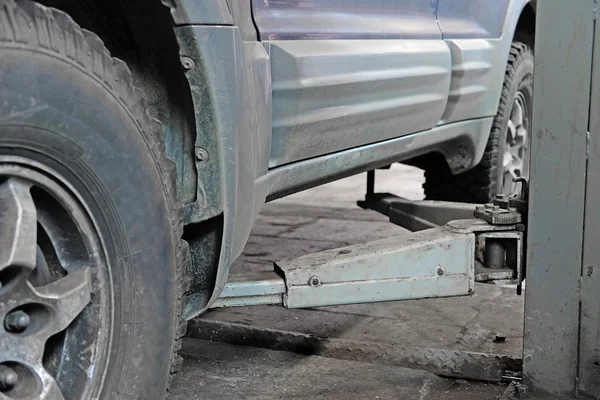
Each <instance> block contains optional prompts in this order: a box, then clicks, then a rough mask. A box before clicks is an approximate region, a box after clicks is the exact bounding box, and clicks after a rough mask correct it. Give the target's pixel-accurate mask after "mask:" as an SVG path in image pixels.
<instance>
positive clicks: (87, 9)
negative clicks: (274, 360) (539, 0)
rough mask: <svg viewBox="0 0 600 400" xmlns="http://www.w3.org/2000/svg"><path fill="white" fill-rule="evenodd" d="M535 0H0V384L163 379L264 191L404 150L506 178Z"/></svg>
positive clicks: (93, 390) (513, 166)
mask: <svg viewBox="0 0 600 400" xmlns="http://www.w3.org/2000/svg"><path fill="white" fill-rule="evenodd" d="M536 6H537V5H536V1H535V0H531V1H530V0H461V1H458V0H343V1H342V0H162V2H159V1H152V2H149V1H147V0H130V1H120V0H40V1H37V2H34V1H31V0H0V88H1V89H0V318H2V320H3V321H4V322H3V326H4V329H0V393H1V395H0V397H4V396H8V397H9V398H52V399H54V398H73V399H75V398H110V399H117V398H119V399H120V398H123V399H125V398H141V399H154V398H162V397H164V396H165V395H167V394H168V389H169V385H170V383H171V381H172V379H173V374H174V373H175V372H176V371H177V370H178V369H179V368H180V366H181V363H182V359H181V357H179V356H178V355H177V352H178V350H179V349H180V347H181V338H182V336H183V335H184V334H185V331H186V321H187V320H189V319H191V318H193V317H195V316H198V315H199V314H201V313H202V312H203V311H205V310H207V309H208V308H209V307H210V306H211V304H213V303H214V302H215V301H216V300H217V299H218V297H219V295H220V293H221V291H222V290H223V288H224V286H225V284H226V283H227V278H228V273H229V267H230V266H231V264H232V263H233V262H234V261H235V259H236V258H237V257H238V256H239V255H240V254H241V252H242V249H243V248H244V245H245V243H246V241H247V239H248V236H249V233H250V229H251V228H252V224H253V221H254V220H255V218H256V216H257V214H258V213H259V211H260V209H261V207H262V206H263V205H264V204H265V203H266V202H268V201H271V200H274V199H278V198H281V197H283V196H286V195H289V194H292V193H295V192H298V191H302V190H305V189H307V188H310V187H314V186H317V185H320V184H324V183H327V182H330V181H333V180H337V179H341V178H344V177H347V176H350V175H354V174H358V173H361V172H365V171H371V170H374V169H377V168H384V167H386V166H389V165H390V164H392V163H396V162H405V163H408V164H412V165H415V166H418V167H420V168H422V169H424V170H425V177H426V181H425V184H424V192H425V196H426V198H428V199H434V200H450V201H462V202H477V203H484V202H488V201H489V200H490V199H491V198H493V197H494V196H495V195H496V194H497V193H504V194H511V193H512V192H513V191H514V190H515V187H514V183H513V181H512V178H514V177H518V176H527V172H528V171H527V169H528V152H529V151H530V150H529V148H528V136H529V135H530V130H531V109H532V84H533V64H534V61H533V49H534V46H535V13H536ZM159 121H160V122H159Z"/></svg>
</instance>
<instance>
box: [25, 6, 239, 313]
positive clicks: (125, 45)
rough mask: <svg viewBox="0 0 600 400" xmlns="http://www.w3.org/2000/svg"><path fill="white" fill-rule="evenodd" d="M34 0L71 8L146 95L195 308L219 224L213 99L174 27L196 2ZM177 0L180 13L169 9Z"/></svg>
mask: <svg viewBox="0 0 600 400" xmlns="http://www.w3.org/2000/svg"><path fill="white" fill-rule="evenodd" d="M36 1H38V2H39V3H41V4H43V5H45V6H48V7H53V8H57V9H59V10H61V11H64V12H66V13H67V14H69V16H71V18H73V20H75V22H76V23H78V24H79V25H80V26H81V27H82V28H84V29H87V30H89V31H92V32H94V33H95V34H96V35H98V36H99V37H100V38H101V40H102V41H103V43H104V45H105V46H106V48H108V50H109V51H110V53H111V55H112V56H114V57H116V58H119V59H121V60H123V61H125V62H126V63H127V65H128V67H129V68H130V69H131V72H132V75H133V81H134V85H135V86H136V87H138V88H140V89H142V90H143V91H144V92H145V94H146V98H147V102H148V105H149V109H150V111H151V114H152V116H154V117H156V118H157V119H158V120H159V121H160V122H161V124H162V126H163V139H164V143H165V147H166V154H167V157H168V158H169V159H171V160H173V161H174V162H175V164H176V168H177V191H178V197H179V198H180V200H181V201H182V202H183V203H184V204H185V211H186V212H185V214H186V215H185V228H184V239H186V240H187V241H188V242H189V244H190V258H191V262H190V263H189V266H188V276H189V278H190V281H191V282H190V283H191V285H190V290H189V293H196V297H195V300H194V306H193V307H192V309H193V310H186V312H187V313H188V314H190V315H191V314H192V313H195V311H196V310H199V309H200V308H201V307H203V306H205V305H206V303H207V302H208V300H209V297H210V296H211V295H212V293H213V291H214V289H215V282H216V280H217V278H216V273H217V267H218V264H219V259H220V251H221V242H222V239H223V224H224V218H223V204H222V195H221V183H222V176H221V172H220V165H219V164H220V159H219V157H218V156H217V153H218V147H219V146H221V143H220V140H219V137H218V136H217V135H216V133H217V129H216V128H215V126H214V125H215V123H216V122H215V120H214V111H213V106H212V104H213V100H212V99H211V94H210V93H209V92H208V90H207V88H206V85H204V84H203V80H204V79H205V73H204V68H203V67H204V66H203V65H202V62H201V61H200V57H199V56H198V57H195V61H194V60H193V59H192V58H190V57H187V56H184V55H182V53H186V54H188V53H189V52H188V51H186V50H181V49H180V40H181V37H180V36H181V32H178V29H177V25H178V22H181V21H178V18H181V15H184V16H185V15H193V16H196V17H197V16H198V15H201V13H197V12H196V11H198V10H197V9H198V8H202V7H196V6H195V4H196V5H197V4H198V3H194V2H187V1H185V0H184V1H179V0H178V1H176V2H174V1H170V0H164V1H162V2H161V1H150V2H149V1H147V0H128V1H123V0H36ZM175 3H176V5H177V7H179V10H180V11H182V12H183V14H182V13H179V14H178V13H175V12H174V8H173V7H175ZM188 3H189V4H188ZM213 3H214V2H210V4H213ZM217 3H218V2H217ZM217 3H214V4H217ZM203 11H204V10H203ZM231 28H233V27H231ZM188 55H189V54H188ZM192 88H193V91H194V93H192ZM197 132H200V134H198V133H197ZM199 144H201V149H202V150H206V151H208V154H209V160H210V161H206V160H201V159H200V158H199V157H198V156H197V155H196V154H199V152H198V151H197V149H198V145H199ZM200 153H201V152H200ZM199 174H200V175H201V176H202V179H203V180H204V182H202V181H201V180H199Z"/></svg>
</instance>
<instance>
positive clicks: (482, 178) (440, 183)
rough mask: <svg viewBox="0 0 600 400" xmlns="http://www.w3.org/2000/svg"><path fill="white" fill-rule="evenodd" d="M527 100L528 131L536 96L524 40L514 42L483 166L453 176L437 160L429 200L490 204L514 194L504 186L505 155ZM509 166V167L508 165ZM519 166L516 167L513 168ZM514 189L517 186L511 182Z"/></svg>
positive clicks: (429, 171)
mask: <svg viewBox="0 0 600 400" xmlns="http://www.w3.org/2000/svg"><path fill="white" fill-rule="evenodd" d="M518 97H522V98H523V99H524V100H519V101H520V102H522V103H524V108H525V109H526V110H525V112H526V116H525V117H524V118H525V124H526V125H527V126H526V128H525V129H526V131H527V132H529V131H530V126H531V109H532V98H533V52H532V50H531V48H530V47H529V46H527V45H526V44H523V43H521V42H513V44H512V47H511V49H510V54H509V59H508V64H507V68H506V74H505V77H504V85H503V87H502V94H501V97H500V104H499V106H498V113H497V114H496V117H495V118H494V123H493V125H492V131H491V133H490V137H489V140H488V143H487V146H486V149H485V153H484V155H483V158H482V160H481V162H480V163H479V165H477V166H476V167H475V168H473V169H471V170H469V171H467V172H464V173H462V174H458V175H452V173H451V172H450V170H449V168H448V166H447V165H446V163H445V162H444V161H443V160H442V159H437V160H436V163H435V164H431V165H428V166H427V168H425V184H424V185H423V189H424V191H425V197H426V198H427V199H429V200H447V201H460V202H470V203H486V202H489V201H490V200H491V199H493V198H494V197H495V196H496V194H497V193H503V192H506V193H505V194H512V193H508V192H512V190H511V189H510V188H508V186H509V185H508V184H507V185H506V186H504V190H503V182H504V181H505V179H503V175H504V169H505V166H504V157H503V155H504V154H505V150H508V149H507V146H508V143H507V132H508V124H509V121H510V120H511V115H514V114H513V109H514V107H516V106H515V104H516V101H517V98H518ZM529 134H530V133H528V134H526V136H525V143H524V148H523V157H524V160H523V165H524V168H522V169H523V170H522V171H519V172H520V174H521V175H522V176H527V173H528V171H527V169H528V168H527V167H528V163H529V157H528V155H529V149H528V143H529V140H528V139H529V137H528V136H529ZM506 168H508V167H506ZM515 170H516V169H514V168H513V171H515ZM510 186H511V187H512V188H513V189H514V188H515V187H514V186H512V185H510Z"/></svg>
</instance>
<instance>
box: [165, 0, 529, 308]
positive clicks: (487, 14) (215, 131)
mask: <svg viewBox="0 0 600 400" xmlns="http://www.w3.org/2000/svg"><path fill="white" fill-rule="evenodd" d="M529 1H530V0H252V1H250V0H202V1H200V0H175V1H165V3H168V5H169V6H170V7H171V11H172V15H173V18H174V20H175V23H176V24H177V25H178V27H176V34H177V36H178V40H179V44H180V53H181V56H182V57H185V58H188V59H190V60H192V64H189V63H188V64H187V65H188V68H187V69H188V71H187V73H186V74H187V78H188V81H189V82H190V86H191V89H192V97H193V100H194V105H195V108H196V128H197V133H198V134H197V136H196V143H195V145H196V147H197V148H202V149H205V150H206V151H207V152H208V154H209V157H208V160H207V159H202V160H198V162H197V163H196V168H197V171H198V175H199V178H198V193H197V198H196V201H195V202H194V203H192V204H189V205H187V207H186V222H187V223H195V222H199V221H203V220H206V219H208V218H211V217H214V216H217V215H222V216H223V232H222V242H221V248H220V256H219V266H218V271H217V274H216V284H215V289H214V291H213V293H212V295H211V297H210V299H204V298H201V297H200V295H198V296H196V297H195V296H194V294H192V295H191V296H190V297H189V299H188V304H187V306H186V310H185V312H186V315H187V316H192V315H196V314H198V313H200V312H201V311H202V310H203V309H205V308H206V307H208V306H209V305H210V303H212V302H213V301H214V300H216V298H217V297H218V295H219V293H220V291H221V290H222V288H223V287H224V285H225V283H226V281H227V276H228V272H229V266H230V265H231V264H232V262H233V261H234V260H235V259H236V258H237V257H238V256H239V254H241V251H242V250H243V247H244V245H245V243H246V240H247V238H248V236H249V233H250V229H251V227H252V224H253V222H254V220H255V218H256V216H257V214H258V212H259V211H260V209H261V207H262V206H263V205H264V203H265V201H267V200H271V199H275V198H278V197H282V196H285V195H287V194H290V193H293V192H297V191H300V190H303V189H306V188H309V187H312V186H316V185H319V184H322V183H325V182H328V181H332V180H335V179H339V178H343V177H345V176H349V175H352V174H355V173H359V172H362V171H366V170H369V169H373V168H377V167H382V166H385V165H389V164H390V163H393V162H397V161H402V160H406V159H408V158H412V157H415V156H418V155H421V154H424V153H428V152H432V151H436V152H439V153H441V154H443V155H444V156H445V157H446V160H447V161H448V165H449V166H450V168H451V169H452V170H453V172H456V173H457V172H462V171H465V170H467V169H469V168H472V167H473V166H475V165H476V164H477V163H478V162H479V161H480V159H481V157H482V155H483V152H484V149H485V146H486V143H487V139H488V136H489V132H490V129H491V125H492V121H493V117H494V115H495V114H496V111H497V107H498V102H499V98H500V92H501V89H502V84H503V77H504V73H505V69H506V63H507V59H508V53H509V50H510V46H511V42H512V40H513V35H514V32H515V28H516V25H517V22H518V20H519V17H520V15H521V13H522V11H523V9H524V7H525V6H526V5H527V3H529ZM190 65H192V66H191V67H190ZM207 300H208V301H207Z"/></svg>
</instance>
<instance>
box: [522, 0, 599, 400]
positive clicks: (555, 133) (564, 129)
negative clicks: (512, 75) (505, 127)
mask: <svg viewBox="0 0 600 400" xmlns="http://www.w3.org/2000/svg"><path fill="white" fill-rule="evenodd" d="M595 2H596V1H595V0H575V1H572V0H568V1H565V0H541V1H538V2H537V24H536V25H537V26H536V49H535V82H534V104H533V127H532V140H531V155H532V157H531V174H530V178H531V186H530V194H529V221H528V233H527V287H526V293H525V337H524V351H523V361H524V365H523V371H524V376H525V382H526V383H527V384H528V385H529V386H530V387H532V388H533V389H534V390H541V391H545V392H549V393H553V394H556V395H560V396H569V397H570V396H573V395H574V394H576V392H577V388H578V382H579V377H580V370H579V367H580V364H579V350H580V312H581V309H580V295H581V290H580V288H581V283H582V253H583V242H584V232H583V227H584V207H585V195H586V163H587V158H586V140H587V139H586V137H587V131H588V116H589V110H590V84H591V69H592V47H593V35H594V14H595ZM598 111H599V110H594V113H596V112H598ZM595 162H596V161H595ZM598 167H600V165H599V166H597V167H596V170H597V171H598V173H599V174H600V169H598ZM598 178H600V177H598ZM598 178H596V180H598ZM599 183H600V181H598V183H596V187H595V189H594V190H595V192H596V193H598V194H599V196H597V197H596V199H597V200H598V201H600V192H599V191H600V184H599ZM588 205H589V206H590V207H591V208H592V209H593V208H594V207H593V205H592V204H590V203H589V202H588ZM595 208H596V210H595V213H596V214H598V210H597V208H598V207H597V206H596V207H595ZM588 216H589V213H588ZM590 218H591V219H589V220H587V221H589V222H587V223H596V224H597V221H596V220H597V219H598V216H597V215H596V216H594V217H593V218H592V217H590ZM586 227H587V226H586ZM590 232H591V231H590ZM590 235H592V233H590ZM596 238H598V235H596ZM586 243H590V245H591V246H595V249H596V253H595V254H594V257H592V256H590V258H595V259H598V257H597V256H598V254H597V249H598V248H600V242H599V241H598V240H596V241H595V243H594V244H592V243H593V237H589V238H588V235H586ZM594 261H595V260H594ZM590 263H593V262H592V260H590ZM593 264H594V265H598V266H600V263H598V262H596V263H593ZM598 272H599V273H600V271H598ZM592 276H594V275H592ZM593 285H596V286H597V285H598V281H597V280H596V281H595V282H594V283H591V282H590V284H589V285H588V286H593ZM584 286H585V285H584ZM586 290H587V289H586ZM590 290H592V289H591V288H590ZM594 290H595V289H594ZM599 296H600V292H596V298H598V297H599ZM596 301H597V299H596ZM584 310H586V308H585V307H584ZM592 319H595V321H596V322H598V314H597V313H596V315H595V316H593V317H592ZM596 333H597V331H596ZM582 344H583V345H587V344H586V343H583V342H582ZM581 350H582V353H583V352H584V351H585V349H583V348H582V349H581ZM592 365H593V364H592Z"/></svg>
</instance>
